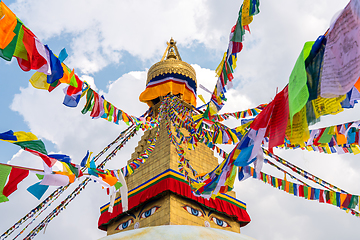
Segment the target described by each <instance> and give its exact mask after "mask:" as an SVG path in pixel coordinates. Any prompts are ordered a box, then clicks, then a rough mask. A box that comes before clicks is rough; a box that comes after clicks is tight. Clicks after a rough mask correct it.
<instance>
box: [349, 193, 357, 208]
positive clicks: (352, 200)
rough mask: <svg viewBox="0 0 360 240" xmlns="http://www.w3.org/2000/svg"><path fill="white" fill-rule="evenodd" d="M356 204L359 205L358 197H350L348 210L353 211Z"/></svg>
mask: <svg viewBox="0 0 360 240" xmlns="http://www.w3.org/2000/svg"><path fill="white" fill-rule="evenodd" d="M358 203H359V196H357V195H352V196H351V200H350V204H349V206H348V208H351V209H354V208H355V207H356V205H358Z"/></svg>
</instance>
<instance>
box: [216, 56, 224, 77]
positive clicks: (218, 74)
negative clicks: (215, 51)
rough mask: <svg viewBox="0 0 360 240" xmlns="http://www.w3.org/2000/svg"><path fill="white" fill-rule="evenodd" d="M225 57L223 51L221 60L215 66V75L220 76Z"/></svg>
mask: <svg viewBox="0 0 360 240" xmlns="http://www.w3.org/2000/svg"><path fill="white" fill-rule="evenodd" d="M225 58H226V52H225V53H224V56H223V58H222V59H221V62H220V64H219V66H218V67H217V68H216V70H215V74H216V75H215V77H220V74H221V72H222V69H223V67H224V62H225Z"/></svg>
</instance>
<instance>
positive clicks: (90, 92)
mask: <svg viewBox="0 0 360 240" xmlns="http://www.w3.org/2000/svg"><path fill="white" fill-rule="evenodd" d="M93 99H94V90H92V89H91V88H89V89H88V90H87V93H86V104H85V106H84V108H83V110H81V113H82V114H85V113H87V112H88V111H89V110H90V108H91V101H92V100H93Z"/></svg>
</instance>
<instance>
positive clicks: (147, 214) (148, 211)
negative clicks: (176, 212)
mask: <svg viewBox="0 0 360 240" xmlns="http://www.w3.org/2000/svg"><path fill="white" fill-rule="evenodd" d="M159 208H160V207H158V206H155V207H152V208H150V209H149V210H147V211H145V212H143V213H142V214H141V216H140V218H148V217H150V216H151V215H153V214H154V213H155V212H156V210H158V209H159Z"/></svg>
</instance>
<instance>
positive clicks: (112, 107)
mask: <svg viewBox="0 0 360 240" xmlns="http://www.w3.org/2000/svg"><path fill="white" fill-rule="evenodd" d="M110 107H111V108H110V111H109V116H108V121H109V122H111V121H112V117H113V115H114V105H112V104H111V103H110Z"/></svg>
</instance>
